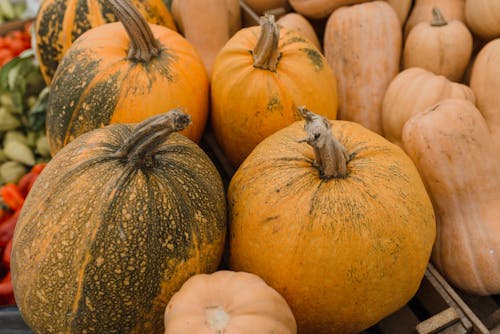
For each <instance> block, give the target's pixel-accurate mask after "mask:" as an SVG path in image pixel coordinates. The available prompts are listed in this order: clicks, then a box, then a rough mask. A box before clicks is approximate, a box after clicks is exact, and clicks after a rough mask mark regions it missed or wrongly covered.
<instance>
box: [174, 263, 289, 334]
mask: <svg viewBox="0 0 500 334" xmlns="http://www.w3.org/2000/svg"><path fill="white" fill-rule="evenodd" d="M193 333H207V334H208V333H211V334H217V333H228V334H245V333H259V334H296V333H297V324H296V322H295V318H294V316H293V314H292V311H291V310H290V307H289V306H288V304H287V303H286V301H285V299H284V298H283V297H282V296H281V295H280V294H279V293H278V292H276V290H274V289H273V288H271V287H270V286H269V285H267V284H266V282H264V281H263V280H262V278H260V277H259V276H257V275H254V274H251V273H246V272H234V271H229V270H221V271H217V272H215V273H213V274H198V275H195V276H192V277H191V278H190V279H188V280H187V281H186V282H185V283H184V284H183V285H182V287H181V288H180V289H179V291H177V292H176V293H175V295H174V296H173V297H172V298H171V299H170V301H169V302H168V305H167V307H166V309H165V334H193Z"/></svg>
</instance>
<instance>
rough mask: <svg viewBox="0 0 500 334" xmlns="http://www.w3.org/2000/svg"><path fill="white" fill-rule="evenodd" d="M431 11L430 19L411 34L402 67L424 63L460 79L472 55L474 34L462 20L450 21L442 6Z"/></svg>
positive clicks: (452, 79)
mask: <svg viewBox="0 0 500 334" xmlns="http://www.w3.org/2000/svg"><path fill="white" fill-rule="evenodd" d="M432 13H433V14H432V15H433V16H432V20H431V21H430V22H420V23H419V24H417V25H416V26H415V27H413V29H412V30H411V31H410V33H409V34H408V37H407V38H406V42H405V46H404V52H403V67H404V68H410V67H421V68H423V69H426V70H428V71H430V72H432V73H434V74H437V75H443V76H445V77H447V78H448V79H449V80H451V81H456V82H459V81H460V80H461V79H462V77H463V75H464V72H465V69H466V67H467V65H468V64H469V61H470V59H471V54H472V45H473V39H472V34H471V33H470V31H469V29H467V26H466V25H465V24H464V23H463V22H461V21H458V20H452V21H447V20H446V18H445V17H444V16H443V15H442V13H441V11H440V10H439V8H437V7H435V8H433V9H432Z"/></svg>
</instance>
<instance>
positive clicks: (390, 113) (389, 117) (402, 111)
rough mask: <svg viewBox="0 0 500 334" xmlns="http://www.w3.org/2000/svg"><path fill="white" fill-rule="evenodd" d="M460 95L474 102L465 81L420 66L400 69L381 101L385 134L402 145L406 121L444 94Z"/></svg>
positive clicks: (448, 95) (441, 97) (443, 96)
mask: <svg viewBox="0 0 500 334" xmlns="http://www.w3.org/2000/svg"><path fill="white" fill-rule="evenodd" d="M449 97H454V98H462V99H466V100H469V101H471V102H473V103H474V102H475V98H474V93H473V92H472V90H471V89H470V88H469V87H467V86H466V85H463V84H459V83H455V82H451V81H449V80H448V79H446V78H445V77H443V76H442V75H435V74H433V73H431V72H429V71H427V70H424V69H422V68H419V67H412V68H409V69H406V70H404V71H402V72H401V73H399V74H398V75H397V76H396V77H395V78H394V80H392V82H391V83H390V85H389V87H388V88H387V91H386V94H385V96H384V102H383V104H382V127H383V133H384V137H386V138H387V139H389V140H390V141H391V142H393V143H394V144H397V145H399V146H401V132H402V130H403V126H404V124H405V123H406V121H407V120H408V119H409V118H410V117H411V116H413V115H414V114H416V113H419V112H421V111H424V110H425V109H427V108H428V107H430V106H432V105H433V104H435V103H437V102H439V101H440V100H443V99H445V98H449Z"/></svg>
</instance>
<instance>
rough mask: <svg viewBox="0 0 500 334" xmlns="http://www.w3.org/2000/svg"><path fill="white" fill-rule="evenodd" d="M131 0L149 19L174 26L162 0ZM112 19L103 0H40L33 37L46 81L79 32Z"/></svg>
mask: <svg viewBox="0 0 500 334" xmlns="http://www.w3.org/2000/svg"><path fill="white" fill-rule="evenodd" d="M131 1H132V3H133V4H134V6H136V7H137V9H138V10H139V12H140V13H141V14H142V15H143V16H144V17H145V18H146V20H147V21H148V22H150V23H153V24H158V25H162V26H165V27H168V28H170V29H173V30H175V29H176V28H175V23H174V21H173V19H172V16H171V15H170V12H169V11H168V8H167V7H166V5H165V4H164V3H163V2H162V0H131ZM115 21H117V18H116V16H115V14H114V13H113V11H112V9H111V5H110V4H109V2H108V1H106V0H85V1H69V0H44V1H41V3H40V9H39V10H38V13H37V15H36V20H35V25H34V26H35V30H34V37H35V43H36V47H35V51H36V55H37V59H38V61H39V63H40V71H41V73H42V75H43V78H44V80H45V82H46V83H47V85H50V83H51V82H52V78H53V77H54V73H55V72H56V69H57V66H59V63H60V62H61V59H62V57H63V56H64V54H65V53H66V51H67V50H68V49H69V47H70V46H71V44H72V43H73V42H74V41H75V39H76V38H77V37H78V36H80V35H81V34H83V33H84V32H85V31H87V30H90V29H92V28H95V27H98V26H100V25H103V24H106V23H110V22H115ZM111 39H112V38H111Z"/></svg>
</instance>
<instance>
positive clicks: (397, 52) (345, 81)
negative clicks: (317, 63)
mask: <svg viewBox="0 0 500 334" xmlns="http://www.w3.org/2000/svg"><path fill="white" fill-rule="evenodd" d="M401 43H402V36H401V27H400V25H399V21H398V18H397V16H396V13H395V12H394V10H393V9H392V8H391V6H390V5H389V4H388V3H386V2H383V1H373V2H367V3H362V4H359V5H353V6H350V7H342V8H339V9H337V10H335V11H334V12H333V13H332V15H330V17H329V18H328V21H327V23H326V27H325V36H324V43H323V45H324V50H325V56H326V59H327V60H328V63H329V64H330V65H331V66H332V68H333V72H334V73H335V75H336V77H337V87H338V95H339V113H338V118H339V119H342V120H347V121H353V122H357V123H360V124H362V125H363V126H365V127H367V128H368V129H370V130H372V131H374V132H377V133H379V134H381V133H382V125H381V121H380V113H381V109H382V100H383V98H384V94H385V91H386V89H387V86H388V85H389V83H390V82H391V80H392V79H393V78H394V77H395V76H396V75H397V74H398V72H399V63H400V57H401Z"/></svg>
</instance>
